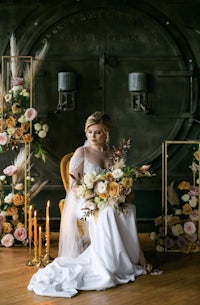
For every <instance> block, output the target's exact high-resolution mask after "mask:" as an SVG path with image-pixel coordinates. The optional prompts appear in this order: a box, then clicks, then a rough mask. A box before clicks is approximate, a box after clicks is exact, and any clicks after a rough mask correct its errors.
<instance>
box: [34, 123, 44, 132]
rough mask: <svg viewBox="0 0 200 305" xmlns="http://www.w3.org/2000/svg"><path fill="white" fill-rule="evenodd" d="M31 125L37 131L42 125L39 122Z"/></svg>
mask: <svg viewBox="0 0 200 305" xmlns="http://www.w3.org/2000/svg"><path fill="white" fill-rule="evenodd" d="M33 126H34V129H35V130H36V131H39V130H40V129H41V128H42V125H41V124H40V123H36V124H34V125H33Z"/></svg>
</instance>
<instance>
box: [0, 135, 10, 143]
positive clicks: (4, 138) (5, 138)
mask: <svg viewBox="0 0 200 305" xmlns="http://www.w3.org/2000/svg"><path fill="white" fill-rule="evenodd" d="M9 142H10V138H9V136H8V135H7V133H6V132H2V133H0V145H6V144H8V143H9Z"/></svg>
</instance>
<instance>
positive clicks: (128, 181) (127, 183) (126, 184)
mask: <svg viewBox="0 0 200 305" xmlns="http://www.w3.org/2000/svg"><path fill="white" fill-rule="evenodd" d="M122 185H123V187H125V188H130V187H131V186H132V185H133V178H123V179H122Z"/></svg>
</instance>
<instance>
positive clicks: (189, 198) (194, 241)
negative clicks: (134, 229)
mask: <svg viewBox="0 0 200 305" xmlns="http://www.w3.org/2000/svg"><path fill="white" fill-rule="evenodd" d="M199 159H200V158H199V151H198V150H197V151H195V153H194V161H193V162H192V165H191V166H190V168H191V171H192V182H189V181H181V182H179V183H177V185H176V187H175V183H174V182H172V183H171V184H170V185H169V187H168V210H167V215H162V216H159V217H157V218H156V219H155V229H156V230H155V231H154V232H152V233H151V235H150V236H151V239H152V240H154V241H155V245H156V250H157V251H158V252H163V251H165V250H168V251H180V252H183V253H190V252H199V251H200V239H199V236H198V230H199V164H198V163H199ZM165 231H166V232H165Z"/></svg>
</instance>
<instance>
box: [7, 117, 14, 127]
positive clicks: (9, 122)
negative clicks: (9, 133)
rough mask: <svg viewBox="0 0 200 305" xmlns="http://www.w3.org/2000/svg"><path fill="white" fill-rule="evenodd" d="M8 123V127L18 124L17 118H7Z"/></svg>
mask: <svg viewBox="0 0 200 305" xmlns="http://www.w3.org/2000/svg"><path fill="white" fill-rule="evenodd" d="M6 125H7V127H8V128H12V127H15V126H16V120H15V119H14V118H13V117H12V116H10V117H9V118H8V119H6Z"/></svg>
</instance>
